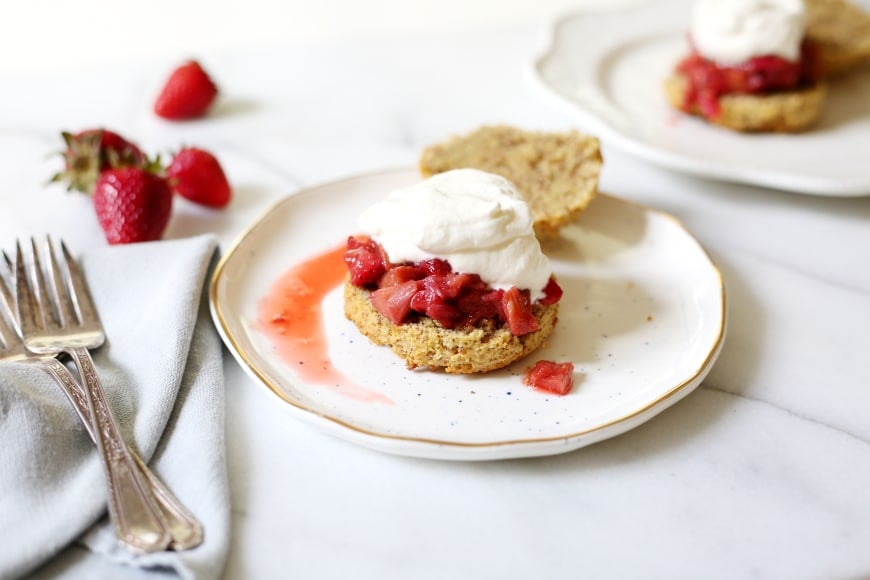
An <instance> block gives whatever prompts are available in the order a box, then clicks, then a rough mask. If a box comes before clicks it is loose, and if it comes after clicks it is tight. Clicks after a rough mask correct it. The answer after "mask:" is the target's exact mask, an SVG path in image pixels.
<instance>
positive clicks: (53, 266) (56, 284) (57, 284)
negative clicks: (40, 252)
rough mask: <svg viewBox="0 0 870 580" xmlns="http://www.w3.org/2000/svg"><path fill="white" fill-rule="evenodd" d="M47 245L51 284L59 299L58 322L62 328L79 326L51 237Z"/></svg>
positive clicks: (46, 238) (48, 238) (47, 239)
mask: <svg viewBox="0 0 870 580" xmlns="http://www.w3.org/2000/svg"><path fill="white" fill-rule="evenodd" d="M45 243H46V245H47V246H48V276H49V282H50V284H51V286H52V288H54V292H55V298H57V315H58V322H59V323H60V325H61V326H68V325H70V324H77V323H78V322H79V321H78V320H77V319H76V313H75V309H74V307H73V300H72V297H71V296H70V294H69V288H68V287H67V284H66V279H65V277H64V276H63V274H62V272H61V269H60V266H58V261H57V254H56V252H55V250H54V244H53V243H52V242H51V237H50V236H46V237H45Z"/></svg>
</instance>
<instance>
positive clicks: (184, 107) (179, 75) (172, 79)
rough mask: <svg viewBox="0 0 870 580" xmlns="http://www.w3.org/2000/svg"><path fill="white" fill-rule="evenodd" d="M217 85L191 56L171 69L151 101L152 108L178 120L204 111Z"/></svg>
mask: <svg viewBox="0 0 870 580" xmlns="http://www.w3.org/2000/svg"><path fill="white" fill-rule="evenodd" d="M217 94H218V89H217V86H215V84H214V82H213V81H212V80H211V78H210V77H209V76H208V73H206V72H205V70H204V69H203V68H202V66H200V64H199V63H198V62H196V61H195V60H191V61H188V62H186V63H184V64H183V65H181V66H180V67H178V68H177V69H175V70H174V71H173V72H172V74H171V75H170V76H169V78H168V79H167V80H166V84H165V85H164V86H163V90H161V91H160V94H159V95H158V97H157V100H156V101H155V103H154V112H155V113H156V114H157V115H158V116H159V117H163V118H164V119H169V120H171V121H181V120H185V119H196V118H198V117H202V116H203V115H205V113H206V111H207V110H208V108H209V107H210V106H211V104H212V102H214V100H215V97H217Z"/></svg>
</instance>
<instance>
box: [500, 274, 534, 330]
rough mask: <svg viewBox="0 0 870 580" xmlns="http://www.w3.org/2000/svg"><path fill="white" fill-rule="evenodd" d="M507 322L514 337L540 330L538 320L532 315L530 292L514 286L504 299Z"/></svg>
mask: <svg viewBox="0 0 870 580" xmlns="http://www.w3.org/2000/svg"><path fill="white" fill-rule="evenodd" d="M502 304H503V305H504V313H505V322H506V323H507V325H508V329H510V331H511V334H513V335H514V336H523V335H524V334H528V333H530V332H534V331H536V330H538V328H539V325H538V319H537V318H535V315H534V314H533V313H532V303H531V300H530V299H529V291H528V290H520V289H518V288H517V287H516V286H512V287H511V288H510V289H509V290H506V291H505V293H504V296H503V297H502Z"/></svg>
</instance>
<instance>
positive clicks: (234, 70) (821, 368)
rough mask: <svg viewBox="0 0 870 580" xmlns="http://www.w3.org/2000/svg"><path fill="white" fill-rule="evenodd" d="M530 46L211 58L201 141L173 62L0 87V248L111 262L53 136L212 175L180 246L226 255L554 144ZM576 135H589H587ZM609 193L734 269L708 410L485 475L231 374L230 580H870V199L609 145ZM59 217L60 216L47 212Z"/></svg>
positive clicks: (451, 45) (177, 219)
mask: <svg viewBox="0 0 870 580" xmlns="http://www.w3.org/2000/svg"><path fill="white" fill-rule="evenodd" d="M540 36H541V35H540V31H539V30H535V29H532V28H518V29H506V30H501V31H489V32H485V33H477V34H471V33H463V34H457V35H451V36H447V37H441V38H433V39H429V40H403V41H377V42H376V41H372V42H363V41H354V42H348V43H320V44H314V43H312V44H310V45H305V46H296V47H295V48H282V49H279V48H276V49H269V50H265V49H262V50H256V51H250V52H236V53H229V54H224V55H221V56H215V57H211V58H210V57H209V56H208V55H204V56H203V58H202V60H203V62H204V63H205V65H206V67H207V68H208V69H209V70H210V71H211V72H212V74H213V75H214V77H215V78H216V79H218V82H219V84H220V86H221V88H222V91H223V96H222V99H221V101H220V103H219V105H218V106H217V108H216V110H215V111H214V114H213V115H212V116H211V117H210V118H208V119H207V120H204V121H200V122H192V123H183V124H169V123H165V122H162V121H160V120H158V119H156V118H155V117H154V116H153V115H152V114H151V113H150V105H151V99H152V97H153V94H154V92H155V91H156V89H157V87H158V85H159V83H160V81H161V80H162V78H163V75H164V74H165V71H166V69H167V67H168V66H169V65H168V64H167V63H166V62H154V61H147V62H139V63H137V64H134V65H131V66H129V67H125V68H123V69H121V70H111V71H109V70H105V69H103V70H97V69H93V70H76V71H70V72H69V73H57V74H52V75H47V74H37V73H33V74H28V73H20V74H18V73H15V74H13V73H10V74H6V75H4V76H3V77H0V92H2V94H3V103H4V106H3V107H2V110H0V158H2V159H3V162H2V164H0V207H2V211H0V246H3V247H8V246H9V245H10V243H11V242H12V240H13V239H14V238H15V237H16V236H19V235H30V234H34V233H41V232H44V231H49V230H50V231H51V232H52V233H53V234H55V235H57V236H62V237H64V238H65V239H66V240H67V241H68V242H69V243H70V245H72V246H73V247H76V248H86V247H89V246H94V245H100V244H104V243H105V242H104V241H103V238H102V233H101V232H100V229H99V227H98V225H97V223H96V219H95V217H94V216H93V211H92V208H91V207H90V203H89V202H88V201H87V200H86V199H84V198H83V197H80V196H73V195H65V194H64V193H63V191H62V189H60V188H59V187H46V186H45V181H46V179H47V177H48V176H49V175H51V173H52V172H53V171H55V170H56V169H57V165H56V161H55V160H52V159H50V158H48V156H47V154H48V153H50V152H51V151H53V150H56V149H58V148H59V144H60V142H59V140H58V138H57V133H58V132H59V131H60V130H61V129H65V128H66V129H77V128H84V127H88V126H100V125H102V126H107V127H112V128H116V129H117V130H119V131H120V132H121V133H123V134H127V135H129V136H131V137H132V138H134V139H136V140H137V141H139V142H140V143H141V144H142V145H143V146H144V147H145V148H146V149H148V150H151V151H157V150H169V149H172V148H177V147H178V145H179V143H182V142H183V143H195V144H199V145H202V146H204V147H207V148H209V149H211V150H213V151H214V152H215V153H216V154H217V155H218V157H219V158H220V159H221V161H222V162H223V163H224V165H225V167H226V169H227V172H228V175H229V177H230V179H231V181H232V182H233V184H234V186H235V198H234V201H233V203H232V205H231V206H230V207H229V208H228V209H227V210H226V211H223V212H214V211H208V210H204V209H201V208H198V207H195V206H193V205H190V204H186V203H179V204H177V207H176V209H175V213H174V217H173V219H172V221H171V223H170V226H169V229H168V231H167V233H166V237H167V238H179V237H184V236H190V235H193V234H197V233H201V232H206V231H208V232H216V233H217V234H218V235H219V237H220V241H221V244H222V247H223V248H227V247H228V246H229V245H230V244H231V243H232V241H233V240H234V239H235V237H236V236H237V235H238V234H239V233H240V232H241V231H242V230H244V229H245V228H246V227H247V226H248V225H249V224H250V223H251V222H252V221H253V220H254V219H256V217H257V216H259V215H260V214H261V213H262V212H263V211H264V210H265V209H266V208H268V207H270V206H271V205H272V204H273V203H274V202H275V201H276V200H278V199H280V198H282V197H283V196H285V195H287V194H289V193H291V192H293V191H295V190H297V189H298V188H300V187H303V186H306V185H310V184H316V183H319V182H322V181H325V180H331V179H333V178H338V177H342V176H346V175H352V174H357V173H360V172H366V171H372V170H379V169H383V168H392V167H401V166H412V165H414V164H415V162H416V159H417V156H418V154H419V152H420V150H421V148H422V147H423V146H425V145H426V144H429V143H431V142H434V141H437V140H440V139H442V138H444V137H445V136H447V135H449V134H452V133H457V132H463V131H467V130H470V129H472V128H475V127H477V126H478V125H480V124H484V123H509V124H514V125H518V126H522V127H526V128H533V129H549V130H565V129H568V128H572V127H575V126H576V125H575V123H574V121H573V120H572V119H571V118H568V117H566V116H564V115H563V114H562V113H561V112H559V111H555V110H553V109H551V108H550V107H549V105H548V103H547V102H545V101H543V100H541V99H540V97H539V95H537V94H536V93H535V92H534V91H532V90H531V88H530V86H529V83H528V79H526V78H525V77H524V74H525V69H526V65H527V62H528V59H529V58H530V57H531V55H533V54H534V53H535V51H536V50H538V49H539V48H540V43H541V37H540ZM580 128H581V129H582V127H580ZM604 154H605V168H604V172H603V175H602V180H601V189H602V190H603V191H606V192H608V193H610V194H613V195H616V196H620V197H623V198H626V199H630V200H633V201H636V202H639V203H642V204H646V205H649V206H652V207H655V208H658V209H660V210H663V211H666V212H668V213H671V214H672V215H674V216H676V217H677V218H679V219H680V220H681V221H682V222H683V223H684V224H685V225H686V227H687V228H688V229H689V230H690V231H691V232H693V234H694V235H695V236H696V237H697V239H698V240H699V241H700V242H701V243H702V244H703V245H704V246H705V247H706V248H707V250H708V251H709V253H710V254H711V256H712V257H713V259H714V260H715V261H716V262H717V264H718V265H719V268H720V269H721V271H722V274H723V276H724V278H725V281H726V287H727V295H728V325H729V326H728V336H727V339H726V341H725V344H724V347H723V350H722V353H721V356H720V357H719V359H718V361H717V363H716V364H715V366H714V367H713V369H712V371H711V372H710V374H709V375H708V377H707V378H706V380H705V381H704V383H703V384H702V385H701V387H700V388H698V389H697V390H696V391H695V392H693V393H692V394H691V395H689V396H688V397H687V398H686V399H684V400H683V401H681V402H679V403H677V404H676V405H675V406H673V407H671V408H670V409H668V410H666V411H664V412H663V413H662V414H661V415H659V416H657V417H655V418H654V419H652V420H651V421H649V422H647V423H645V424H643V425H641V426H640V427H638V428H636V429H634V430H632V431H630V432H628V433H626V434H624V435H621V436H619V437H616V438H614V439H610V440H607V441H604V442H602V443H598V444H595V445H592V446H590V447H587V448H583V449H580V450H578V451H576V452H572V453H568V454H564V455H558V456H552V457H542V458H535V459H525V460H510V461H496V462H482V463H456V462H441V461H432V460H422V459H410V458H403V457H396V456H391V455H385V454H381V453H378V452H375V451H370V450H367V449H363V448H360V447H357V446H354V445H352V444H350V443H346V442H344V441H341V440H338V439H335V438H332V437H330V436H328V435H325V434H323V433H321V432H319V431H317V430H315V429H313V428H311V427H309V426H307V425H305V424H302V423H300V422H298V421H296V420H294V419H293V418H291V417H290V416H289V415H288V414H287V413H286V412H285V410H284V409H282V408H280V406H279V405H277V404H276V402H275V400H274V399H273V397H270V396H268V394H267V393H265V392H264V391H263V390H262V389H260V388H256V386H255V385H254V384H253V383H252V381H251V380H250V379H249V378H248V377H247V376H246V375H245V374H244V373H243V372H242V371H241V369H240V368H239V367H238V365H237V364H236V362H235V361H234V360H233V359H232V358H231V357H230V356H226V358H225V373H226V385H227V397H228V399H227V425H226V428H227V442H228V465H229V474H230V484H231V492H232V516H233V530H232V540H231V551H230V554H229V560H228V562H227V566H226V577H227V578H284V577H287V578H290V577H295V578H347V577H351V578H375V577H377V578H530V577H531V578H556V577H593V578H608V577H611V578H651V577H660V578H675V577H684V578H698V577H702V578H723V579H724V578H727V579H734V578H749V577H752V578H859V577H867V576H868V575H870V550H868V549H867V546H870V358H868V353H870V330H868V329H870V268H868V264H870V227H868V225H870V199H868V198H851V199H838V198H823V197H813V196H807V195H799V194H793V193H788V192H780V191H772V190H764V189H759V188H754V187H750V186H741V185H733V184H725V183H715V182H710V181H705V180H702V179H698V178H694V177H689V176H685V175H680V174H677V173H672V172H668V171H665V170H662V169H659V168H656V167H652V166H650V165H647V164H645V163H642V162H640V161H637V160H635V159H633V158H631V157H629V156H627V155H625V154H623V153H621V152H619V151H617V150H613V149H611V148H609V147H608V146H607V144H606V143H605V144H604ZM49 205H50V206H51V207H52V209H51V212H48V211H47V210H46V208H47V207H49Z"/></svg>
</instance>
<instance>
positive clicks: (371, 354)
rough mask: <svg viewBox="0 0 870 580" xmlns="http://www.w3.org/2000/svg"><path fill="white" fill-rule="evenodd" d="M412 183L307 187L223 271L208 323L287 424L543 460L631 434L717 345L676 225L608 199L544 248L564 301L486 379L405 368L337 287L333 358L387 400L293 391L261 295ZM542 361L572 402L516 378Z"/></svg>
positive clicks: (230, 256)
mask: <svg viewBox="0 0 870 580" xmlns="http://www.w3.org/2000/svg"><path fill="white" fill-rule="evenodd" d="M419 179H420V178H419V175H418V174H417V173H416V171H413V170H406V169H403V170H397V171H389V172H384V173H377V174H372V175H366V176H360V177H355V178H351V179H346V180H343V181H337V182H333V183H328V184H326V185H321V186H319V187H313V188H310V189H306V190H304V191H301V192H299V193H297V194H295V195H293V196H290V197H288V198H286V199H284V200H283V201H281V202H280V203H278V204H277V205H276V206H275V207H273V208H272V209H271V210H270V211H268V212H267V213H266V214H265V215H264V216H263V217H262V218H261V219H260V220H259V221H258V222H257V223H255V224H254V225H253V226H252V227H251V228H250V229H249V230H248V231H247V232H246V233H245V234H243V235H242V236H241V237H240V238H239V240H238V241H237V242H236V243H235V244H234V246H233V247H232V248H231V249H230V251H229V252H228V253H227V254H226V255H225V256H224V257H223V259H222V260H221V262H220V264H219V265H218V267H217V270H216V272H215V274H214V278H213V279H212V283H211V292H210V298H211V310H212V315H213V318H214V321H215V323H216V325H217V328H218V330H219V331H220V333H221V334H222V336H223V338H224V341H225V342H226V344H227V346H228V347H229V349H230V351H231V352H232V353H233V355H234V356H235V357H236V359H237V360H238V362H239V363H240V364H241V365H242V367H243V368H245V369H246V370H247V371H248V372H249V374H250V375H251V376H252V377H253V378H254V379H255V380H256V382H257V383H259V384H261V385H263V386H264V387H266V389H268V390H269V391H270V392H271V393H272V394H274V395H275V396H276V398H275V400H276V402H277V403H278V404H281V405H282V406H283V407H284V408H285V409H287V410H288V411H289V412H290V413H291V414H292V415H294V416H296V417H298V418H300V419H303V420H305V421H307V422H309V423H311V424H312V425H314V426H316V427H318V428H321V429H323V430H325V431H327V432H329V433H331V434H334V435H337V436H339V437H342V438H344V439H347V440H349V441H352V442H355V443H358V444H361V445H365V446H367V447H371V448H374V449H378V450H381V451H386V452H390V453H397V454H402V455H411V456H419V457H429V458H439V459H457V460H482V459H502V458H509V457H524V456H534V455H549V454H556V453H562V452H565V451H570V450H573V449H577V448H579V447H583V446H584V445H588V444H590V443H594V442H596V441H600V440H602V439H605V438H608V437H612V436H614V435H617V434H619V433H622V432H624V431H627V430H628V429H631V428H632V427H635V426H637V425H639V424H640V423H642V422H644V421H646V420H648V419H649V418H651V417H653V416H654V415H656V414H657V413H659V412H661V411H662V410H664V409H665V408H667V407H669V406H670V405H672V404H674V403H675V402H677V401H678V400H679V399H681V398H682V397H684V396H686V395H687V394H688V393H689V392H691V391H692V390H693V389H694V388H695V387H697V386H698V385H699V384H700V383H701V381H702V379H703V378H704V377H705V376H706V374H707V372H708V371H709V369H710V367H711V365H712V364H713V361H714V360H715V358H716V356H717V355H718V353H719V349H720V347H721V345H722V341H723V339H724V335H725V295H724V288H723V283H722V278H721V275H720V273H719V271H718V269H717V268H716V267H715V265H714V264H713V263H712V262H711V261H710V258H709V257H708V256H707V254H706V253H705V251H704V250H703V249H702V248H701V246H700V245H699V244H698V243H697V242H696V241H695V240H694V239H693V238H692V236H691V235H690V234H689V233H688V232H687V231H686V230H685V229H684V228H683V227H682V226H681V225H680V223H678V222H677V221H676V220H675V219H674V218H672V217H670V216H669V215H667V214H664V213H661V212H658V211H654V210H651V209H649V208H646V207H643V206H640V205H636V204H633V203H630V202H627V201H623V200H620V199H618V198H615V197H610V196H607V195H603V194H602V195H600V196H599V198H598V199H596V200H595V201H594V202H593V204H592V205H591V206H590V208H589V209H588V210H587V211H586V212H585V213H584V214H583V215H582V216H581V219H580V220H579V221H578V222H577V223H576V225H575V224H572V225H570V226H568V227H567V228H566V229H565V230H564V232H563V233H564V235H563V236H562V237H561V238H559V239H558V240H555V241H553V242H552V243H548V244H547V245H546V246H545V247H544V249H545V251H546V252H547V254H548V255H549V256H550V258H551V259H552V261H553V265H554V269H555V272H556V275H557V276H558V279H559V282H560V284H561V285H562V287H563V289H564V291H565V294H564V297H563V299H562V302H561V308H560V314H559V325H558V326H557V328H556V330H555V332H554V333H553V335H552V336H551V338H550V341H549V344H548V346H546V348H543V349H542V350H539V351H537V352H535V353H533V354H532V355H531V356H529V357H528V358H527V359H525V360H523V361H519V362H517V363H515V364H514V365H512V366H510V367H508V368H506V369H504V370H501V371H497V372H492V373H487V374H485V375H483V376H458V375H447V374H444V373H439V372H431V371H426V370H420V369H418V370H415V371H409V370H407V369H406V368H405V366H404V364H403V362H402V361H401V360H399V359H398V358H397V357H396V356H395V355H393V354H392V352H391V351H390V350H389V349H387V348H384V347H378V346H375V345H373V344H372V343H370V342H369V341H368V340H366V339H365V338H363V337H362V336H361V335H360V334H359V333H358V332H357V330H356V327H355V326H354V325H353V324H352V323H350V322H348V321H347V320H346V319H345V318H344V314H343V307H342V296H341V291H340V290H338V289H336V290H335V291H333V292H332V293H330V294H329V295H328V296H327V297H326V299H325V300H324V302H323V315H324V326H325V327H326V334H327V341H328V344H329V355H330V358H331V360H332V362H333V364H334V365H335V367H337V369H338V370H339V371H340V372H341V373H343V374H344V375H345V376H346V377H351V380H352V381H353V382H355V383H357V384H358V385H360V386H361V387H363V388H365V389H369V390H371V391H372V392H375V393H377V394H379V395H382V396H383V397H385V398H387V399H389V400H390V402H389V403H383V402H371V401H369V402H365V401H360V400H357V399H353V398H350V397H348V396H345V395H342V394H340V389H335V388H327V386H324V385H320V384H317V383H310V382H306V381H303V380H300V378H299V376H298V375H297V374H296V373H295V372H294V369H293V368H291V366H292V365H288V364H287V363H285V362H284V361H283V360H282V359H281V357H280V356H278V355H277V354H276V352H275V348H274V345H273V344H272V343H271V342H270V340H269V339H268V338H267V337H266V336H265V335H263V334H262V333H261V332H260V331H258V330H256V329H255V324H254V321H255V320H256V318H257V308H258V304H259V302H260V300H261V299H262V298H263V297H264V296H265V295H266V294H267V293H268V292H269V289H270V287H271V286H272V285H273V284H274V282H275V281H276V279H278V278H279V276H280V275H281V274H282V273H284V272H285V271H287V270H288V269H290V268H291V267H293V266H295V265H298V264H299V263H301V262H303V261H305V260H307V259H308V258H310V257H312V256H314V255H317V254H320V253H322V252H324V251H326V250H328V249H329V248H334V247H336V245H337V244H341V243H343V242H344V240H346V239H347V236H348V235H349V234H351V233H355V232H356V231H357V226H356V217H357V215H359V213H360V212H361V211H362V210H363V209H364V208H366V207H368V206H369V205H371V204H372V203H374V202H376V201H379V200H381V199H382V198H383V197H385V196H386V195H387V193H389V192H390V191H392V190H393V189H396V188H399V187H405V186H408V185H410V184H412V183H415V182H416V181H418V180H419ZM539 359H551V360H556V361H566V360H568V361H572V362H573V363H574V365H575V377H574V379H575V386H574V389H573V391H572V392H571V393H569V394H568V395H566V396H563V397H559V396H552V395H547V394H543V393H541V392H539V391H534V390H532V389H530V388H528V387H526V386H525V385H523V383H522V379H521V375H522V373H523V371H524V370H525V369H526V368H527V367H528V366H530V365H531V364H533V363H534V362H535V361H537V360H539Z"/></svg>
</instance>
